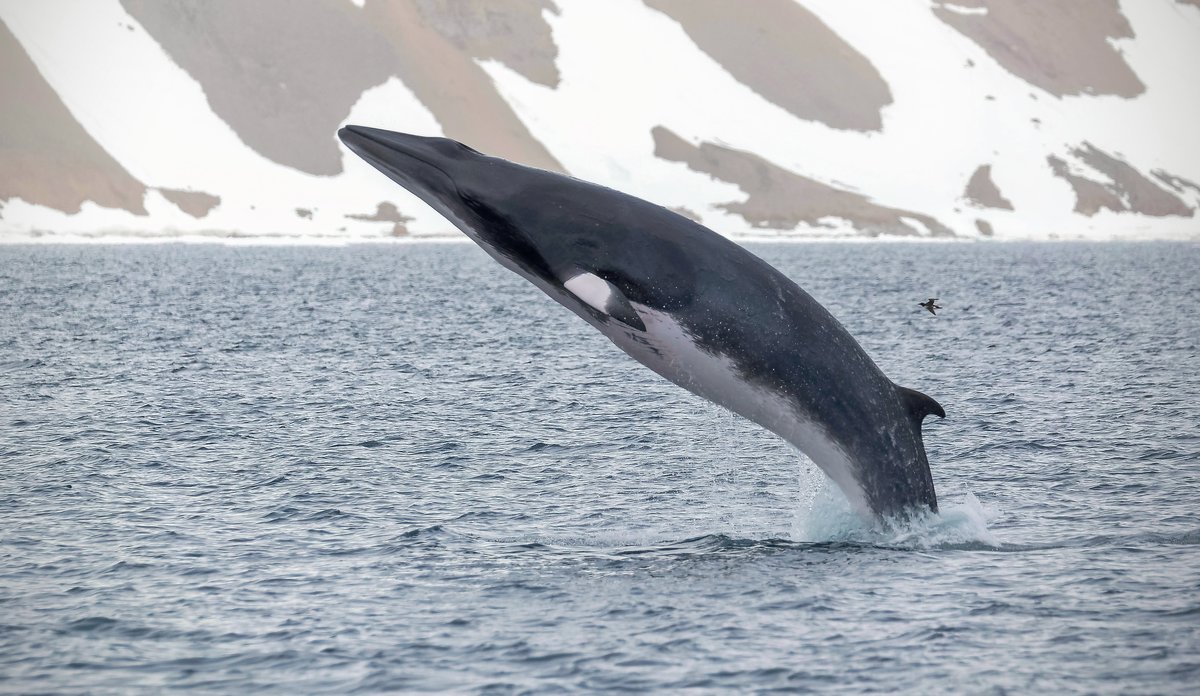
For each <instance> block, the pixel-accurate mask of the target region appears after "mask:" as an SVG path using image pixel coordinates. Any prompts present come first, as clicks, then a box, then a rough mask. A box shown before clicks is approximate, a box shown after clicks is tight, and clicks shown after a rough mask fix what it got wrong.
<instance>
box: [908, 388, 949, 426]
mask: <svg viewBox="0 0 1200 696" xmlns="http://www.w3.org/2000/svg"><path fill="white" fill-rule="evenodd" d="M896 391H898V392H899V393H900V402H901V403H903V404H904V406H905V408H907V409H908V413H909V415H911V416H912V417H913V420H915V421H916V422H917V424H918V425H919V424H920V423H921V421H923V420H925V416H929V415H934V416H937V417H938V418H945V417H946V410H945V409H943V408H942V405H941V404H939V403H938V402H936V401H934V400H933V398H932V397H929V396H926V395H925V394H922V393H921V392H919V391H917V390H916V389H909V388H908V387H901V386H899V385H897V386H896Z"/></svg>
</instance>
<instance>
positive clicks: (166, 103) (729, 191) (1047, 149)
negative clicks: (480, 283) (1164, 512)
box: [0, 0, 1200, 241]
mask: <svg viewBox="0 0 1200 696" xmlns="http://www.w3.org/2000/svg"><path fill="white" fill-rule="evenodd" d="M0 61H2V65H3V67H4V69H3V70H2V71H0V240H7V241H20V240H29V239H40V240H61V239H78V238H79V237H81V236H82V237H104V238H107V237H130V236H133V237H148V238H161V237H180V236H184V237H194V236H202V237H219V238H227V237H263V238H282V239H307V240H316V239H326V240H344V239H374V238H387V237H395V236H411V237H421V236H444V235H453V234H456V233H454V232H453V231H452V230H451V229H450V228H449V225H448V223H446V222H445V221H444V220H442V219H441V218H440V217H439V216H438V215H437V214H436V213H434V212H433V211H431V210H430V209H428V208H427V207H426V206H425V205H424V204H423V203H421V202H420V201H418V200H416V199H415V198H413V197H412V196H409V195H408V194H406V193H405V192H403V191H401V190H399V189H398V188H397V187H395V186H394V185H392V184H391V183H390V182H388V181H387V180H385V179H383V177H381V176H379V175H378V174H377V173H376V172H375V171H374V170H373V169H371V168H370V167H368V166H367V165H366V164H365V163H363V162H361V161H359V160H358V159H357V158H355V157H354V156H352V155H350V153H348V152H347V151H346V150H345V149H344V148H342V147H341V145H340V144H339V143H338V141H337V139H336V136H335V133H336V131H337V129H338V127H339V126H340V125H342V124H345V123H358V124H364V125H372V126H378V127H383V128H390V129H393V130H401V131H408V132H413V133H419V134H424V135H445V136H448V137H452V138H456V139H459V140H462V141H464V142H466V143H468V144H470V145H472V146H473V147H475V148H476V149H478V150H481V151H484V152H488V153H490V154H497V155H500V156H504V157H507V158H510V159H513V160H516V161H520V162H524V163H527V164H530V165H533V166H538V167H543V168H548V169H553V170H558V171H562V172H566V173H569V174H571V175H574V176H577V177H580V178H584V179H589V180H593V181H597V182H599V183H602V184H605V185H607V186H611V187H614V188H617V189H620V190H624V191H628V192H630V193H633V194H635V195H639V196H642V197H644V198H647V199H649V200H652V201H655V202H657V203H660V204H662V205H664V206H667V207H670V208H673V209H675V210H677V211H679V212H681V213H682V214H685V215H688V216H691V217H694V218H696V219H699V220H701V221H702V222H703V223H704V224H706V225H708V226H709V227H712V228H713V229H715V230H717V231H718V232H721V233H723V234H727V235H730V236H732V237H738V238H745V237H755V238H761V237H768V238H775V237H784V238H800V237H814V238H826V237H877V236H887V237H947V238H949V237H966V238H981V237H989V238H998V239H1026V238H1033V239H1048V238H1065V239H1070V238H1087V239H1113V238H1117V239H1158V238H1187V239H1197V238H1200V216H1197V209H1198V208H1200V184H1198V183H1197V182H1200V129H1198V128H1197V127H1196V124H1198V123H1200V91H1198V90H1196V89H1195V87H1194V83H1195V77H1194V73H1195V68H1194V66H1197V65H1200V2H1197V0H1125V1H1124V2H1117V1H1116V0H1089V2H1086V3H1082V2H1077V1H1074V0H1003V1H1001V0H955V1H954V2H950V1H948V0H929V1H916V2H903V3H901V2H891V1H888V0H754V1H753V2H736V3H735V2H723V1H720V0H606V2H603V3H599V2H587V1H586V0H488V1H484V0H365V2H355V1H352V0H310V1H306V2H303V3H296V2H288V1H287V0H259V1H257V2H254V3H244V2H238V1H236V0H211V1H207V2H189V1H186V0H89V1H87V2H81V1H71V0H41V1H39V2H36V3H33V2H24V1H22V0H0Z"/></svg>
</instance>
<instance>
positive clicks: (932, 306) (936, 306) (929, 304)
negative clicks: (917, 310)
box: [917, 297, 942, 317]
mask: <svg viewBox="0 0 1200 696" xmlns="http://www.w3.org/2000/svg"><path fill="white" fill-rule="evenodd" d="M935 302H937V298H936V297H931V298H929V299H928V300H927V301H925V302H918V303H917V304H918V305H920V306H921V307H924V308H925V309H928V310H929V313H930V314H932V315H934V316H935V317H936V316H937V312H935V311H933V310H935V309H941V308H942V306H941V305H940V304H934V303H935Z"/></svg>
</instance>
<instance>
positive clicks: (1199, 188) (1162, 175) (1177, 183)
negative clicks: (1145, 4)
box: [1150, 0, 1200, 193]
mask: <svg viewBox="0 0 1200 696" xmlns="http://www.w3.org/2000/svg"><path fill="white" fill-rule="evenodd" d="M1196 2H1200V0H1196ZM1150 175H1151V176H1153V177H1154V178H1155V179H1158V180H1159V181H1161V182H1163V183H1164V184H1166V185H1167V186H1170V187H1171V188H1172V189H1174V190H1175V191H1178V192H1179V193H1186V192H1187V190H1188V189H1191V190H1192V191H1195V192H1196V193H1200V185H1197V184H1195V183H1193V182H1191V181H1188V180H1187V179H1185V178H1183V177H1182V176H1177V175H1175V174H1172V173H1170V172H1168V171H1166V170H1163V169H1151V170H1150Z"/></svg>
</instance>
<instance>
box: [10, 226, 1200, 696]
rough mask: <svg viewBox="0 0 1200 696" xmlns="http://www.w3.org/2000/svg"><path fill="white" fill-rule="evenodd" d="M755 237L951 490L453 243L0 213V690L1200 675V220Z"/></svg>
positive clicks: (1118, 686) (517, 687) (1068, 686)
mask: <svg viewBox="0 0 1200 696" xmlns="http://www.w3.org/2000/svg"><path fill="white" fill-rule="evenodd" d="M752 249H753V250H754V251H755V252H756V253H758V254H760V255H761V256H763V257H765V258H766V259H767V260H769V261H770V262H772V263H773V264H775V265H776V266H778V267H779V268H780V269H781V270H783V271H784V272H786V273H787V274H788V275H789V276H791V277H792V278H793V279H795V280H796V281H797V282H798V283H800V285H801V286H803V287H804V288H805V289H807V290H808V291H809V292H810V293H811V294H813V295H814V296H815V297H816V298H817V299H818V300H820V301H821V302H823V303H824V304H825V305H826V306H827V307H829V308H830V310H831V311H832V312H833V313H834V314H835V315H836V316H838V317H839V318H840V319H841V320H842V321H843V322H844V323H845V324H846V326H847V328H849V329H850V331H851V333H853V334H854V335H855V336H856V337H857V338H858V340H859V341H860V343H861V344H862V345H863V347H864V348H865V349H866V350H867V351H868V352H869V353H870V354H871V355H872V356H873V357H874V358H875V360H876V361H877V362H878V363H879V364H880V365H881V367H882V368H883V369H884V371H885V372H887V373H888V375H889V376H891V377H892V378H893V379H895V380H896V381H897V382H898V383H901V384H905V385H908V386H912V387H915V388H918V389H921V390H922V391H925V392H927V393H929V394H930V395H932V396H934V397H935V398H937V399H938V400H939V401H940V402H941V403H942V404H943V405H944V406H945V408H946V411H947V412H948V414H949V417H948V418H947V419H946V420H945V421H937V419H932V421H930V422H927V426H926V429H925V431H926V435H925V439H926V444H927V448H928V452H929V459H930V462H931V464H932V468H933V475H934V479H935V482H936V485H937V488H938V491H939V497H940V500H941V505H942V512H941V514H940V515H939V516H936V517H930V518H927V519H923V520H919V521H917V522H914V523H910V524H905V525H892V526H885V527H881V528H871V527H869V526H866V525H864V524H863V523H862V522H860V521H858V520H857V519H856V518H854V516H853V515H851V514H850V513H849V512H848V511H847V509H846V504H845V502H844V500H842V499H841V497H840V494H839V493H838V492H837V491H836V490H835V489H833V488H831V487H830V485H829V484H828V483H826V482H825V480H824V478H823V475H821V474H820V473H819V472H817V471H816V470H815V469H814V468H813V467H812V466H811V465H810V464H808V463H807V462H806V461H805V460H804V459H803V457H802V456H801V455H799V454H798V453H797V452H796V451H794V450H793V449H791V448H790V447H789V446H787V445H786V444H785V443H783V442H781V441H780V440H778V439H777V438H775V437H774V436H772V435H770V434H768V433H766V432H764V431H762V430H760V429H758V428H757V427H755V426H752V425H750V424H748V423H746V422H744V421H742V420H740V419H739V418H737V417H735V416H732V415H730V414H728V413H726V412H723V411H721V410H719V409H718V408H716V407H714V406H712V405H710V404H708V403H706V402H704V401H702V400H700V399H698V398H696V397H693V396H691V395H690V394H687V393H686V392H684V391H682V390H680V389H678V388H676V387H674V386H672V385H670V384H668V383H667V382H665V381H662V380H660V379H659V378H657V377H656V376H654V375H653V374H651V373H650V372H649V371H647V370H645V369H644V368H642V367H640V366H638V365H636V364H634V363H633V362H632V361H631V360H629V359H628V358H626V357H625V356H624V355H623V354H622V353H620V352H619V351H618V350H617V349H616V348H615V347H613V346H612V345H610V344H608V343H607V341H605V340H604V339H603V338H602V337H601V336H600V335H598V334H596V333H594V332H593V331H592V329H590V328H589V327H588V326H586V325H585V324H584V323H583V322H582V321H581V320H579V319H578V318H576V317H574V316H573V315H571V314H570V313H569V312H567V311H566V310H565V309H563V308H561V307H560V306H558V305H557V304H554V303H553V302H551V301H550V300H549V299H548V298H546V297H544V296H543V295H541V294H540V293H539V292H538V291H537V290H535V289H534V288H533V287H532V286H530V285H528V284H526V283H525V282H524V281H522V280H521V279H520V278H518V277H517V276H515V275H513V274H511V273H509V272H507V271H505V270H503V269H501V268H500V267H499V266H498V265H496V264H495V263H494V262H492V261H491V260H490V259H488V258H486V257H485V256H484V254H483V253H482V252H481V251H480V250H478V249H476V248H475V247H473V246H469V245H420V244H414V245H380V246H350V247H343V248H316V247H285V248H270V247H239V248H230V247H222V246H207V245H177V244H176V245H151V246H120V245H88V246H0V474H2V475H0V692H14V693H16V692H20V693H43V692H45V693H51V692H62V693H96V694H105V693H113V694H116V693H130V692H158V691H162V690H188V691H194V692H199V693H239V694H242V693H278V694H292V693H337V694H341V693H373V692H381V691H412V692H425V691H433V690H450V691H455V692H487V693H509V692H526V691H532V692H538V693H542V692H555V691H571V692H573V691H579V690H598V691H600V690H611V691H618V692H628V691H641V690H659V689H661V690H667V689H673V690H675V689H679V690H682V689H691V690H693V691H695V692H707V691H718V690H731V691H735V692H743V693H747V692H758V691H770V690H776V689H781V690H793V691H798V692H838V693H866V692H900V693H909V692H921V693H929V692H933V693H944V692H955V693H997V694H1000V693H1046V692H1067V693H1093V692H1112V693H1195V691H1194V690H1195V689H1196V688H1197V685H1198V684H1200V515H1198V512H1200V311H1198V310H1200V245H1196V244H1158V243H1146V244H1129V245H1126V244H1080V243H1076V244H1052V243H1043V244H921V245H915V244H914V245H902V244H841V245H838V244H830V245H822V244H802V245H755V246H752ZM930 296H936V297H938V298H940V303H941V304H942V305H943V306H944V309H943V310H942V312H941V313H940V314H939V316H937V317H936V318H935V317H931V316H929V315H928V314H925V313H924V312H923V311H921V310H920V308H918V307H917V306H916V305H917V302H919V301H922V300H924V299H926V298H927V297H930Z"/></svg>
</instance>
